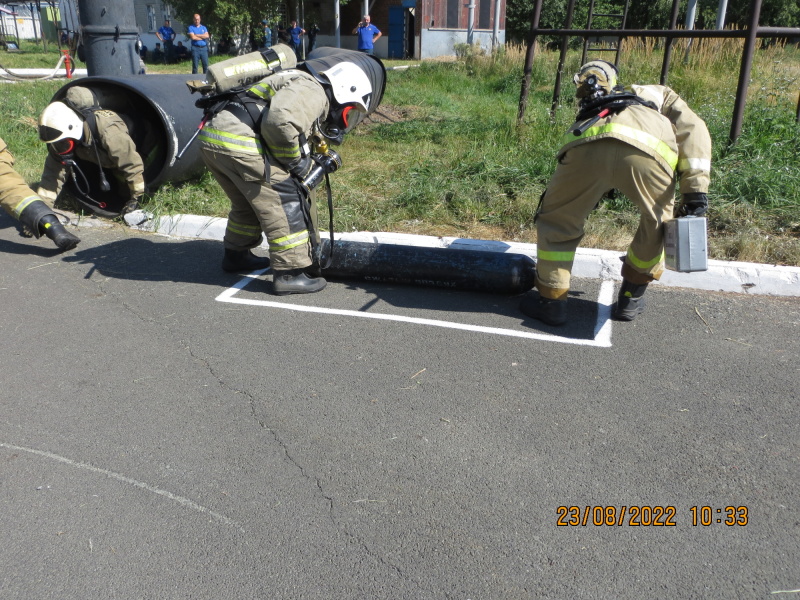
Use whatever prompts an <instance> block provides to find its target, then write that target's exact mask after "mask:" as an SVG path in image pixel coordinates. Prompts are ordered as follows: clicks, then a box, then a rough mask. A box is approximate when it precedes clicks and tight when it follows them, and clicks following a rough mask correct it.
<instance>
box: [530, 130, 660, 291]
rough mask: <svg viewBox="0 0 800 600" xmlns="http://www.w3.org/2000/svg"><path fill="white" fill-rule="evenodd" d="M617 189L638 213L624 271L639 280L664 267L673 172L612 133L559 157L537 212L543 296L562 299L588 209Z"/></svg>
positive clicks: (644, 280) (538, 279) (538, 272)
mask: <svg viewBox="0 0 800 600" xmlns="http://www.w3.org/2000/svg"><path fill="white" fill-rule="evenodd" d="M612 189H617V190H619V191H620V192H622V193H623V194H625V195H626V196H627V197H628V198H630V200H631V201H632V202H633V203H634V204H635V205H636V206H637V208H638V209H639V212H640V214H641V217H640V219H639V227H638V229H637V230H636V234H635V235H634V237H633V241H632V242H631V244H630V246H629V248H628V253H627V256H626V257H625V261H624V264H623V266H622V276H623V278H624V279H626V280H628V281H630V282H631V283H634V284H637V285H641V284H645V283H649V282H651V281H653V280H654V279H659V278H660V277H661V274H662V273H663V271H664V223H666V222H667V221H669V220H671V219H672V213H673V207H674V204H675V178H674V173H672V172H668V171H667V169H666V168H665V167H663V166H661V165H660V164H659V163H658V162H657V161H656V160H655V159H654V158H652V157H651V156H650V155H648V154H647V153H645V152H643V151H641V150H639V149H638V148H635V147H633V146H631V145H629V144H626V143H625V142H622V141H619V140H616V139H613V138H601V139H598V140H596V141H593V142H590V143H586V144H581V145H579V146H574V147H572V148H570V149H569V150H567V152H566V153H565V154H564V155H563V156H562V157H561V159H560V160H559V163H558V167H556V170H555V173H553V177H552V179H551V180H550V183H549V184H548V186H547V190H546V192H545V194H544V198H543V200H542V205H541V206H540V208H539V211H538V213H537V219H536V223H537V232H538V234H537V238H538V245H537V259H538V260H537V264H536V288H537V289H538V290H539V293H540V294H541V295H542V297H544V298H551V299H556V300H563V299H566V296H567V292H569V285H570V277H571V273H572V265H573V262H574V260H575V250H576V249H577V248H578V244H580V242H581V239H583V235H584V224H585V221H586V218H587V217H588V216H589V213H590V212H591V211H592V210H593V209H594V208H595V206H597V204H598V202H599V201H600V200H601V199H602V197H603V195H604V194H606V193H607V192H608V191H609V190H612Z"/></svg>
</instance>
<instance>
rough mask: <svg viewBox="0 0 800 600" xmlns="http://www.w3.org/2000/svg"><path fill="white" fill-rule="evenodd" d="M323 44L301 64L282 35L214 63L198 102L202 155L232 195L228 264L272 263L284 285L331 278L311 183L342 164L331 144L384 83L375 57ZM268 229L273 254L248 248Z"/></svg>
mask: <svg viewBox="0 0 800 600" xmlns="http://www.w3.org/2000/svg"><path fill="white" fill-rule="evenodd" d="M320 50H324V52H319V54H317V57H316V58H315V54H316V53H312V54H311V55H310V56H309V60H306V61H305V62H304V63H302V64H300V65H297V63H296V58H295V54H294V52H293V51H292V49H291V48H289V47H288V46H286V45H284V44H277V45H275V46H272V47H271V48H269V49H267V50H265V51H263V52H260V53H259V52H255V53H252V54H251V55H245V56H244V57H238V58H235V59H231V60H230V61H225V62H222V63H218V64H216V65H214V66H213V67H211V68H210V69H209V74H208V81H207V82H206V83H207V84H208V85H209V86H210V87H211V89H210V90H207V95H206V96H205V97H204V98H201V99H200V100H198V103H197V104H198V106H201V107H203V108H205V109H206V118H205V120H204V124H203V125H202V130H201V132H200V134H199V138H200V141H201V153H202V156H203V159H204V161H205V163H206V165H207V167H208V169H209V170H210V171H211V173H212V174H213V175H214V177H215V178H216V180H217V182H218V183H219V184H220V186H221V187H222V189H223V190H224V191H225V193H226V194H227V195H228V198H229V199H230V201H231V210H230V213H229V215H228V226H227V229H226V231H225V237H224V244H225V256H224V258H223V262H222V268H223V269H224V270H225V271H229V272H238V271H244V270H253V269H257V268H265V267H267V266H269V265H270V264H271V266H272V269H273V290H274V292H275V293H276V294H278V295H284V294H306V293H312V292H318V291H320V290H322V289H323V288H324V287H325V285H326V281H325V279H323V278H322V277H320V276H319V275H320V268H321V267H322V266H323V265H320V252H319V241H320V240H319V233H318V229H317V209H316V203H315V194H314V188H315V187H316V186H317V185H319V184H320V183H321V182H322V181H323V180H326V178H327V175H328V174H329V173H332V172H334V171H335V170H336V169H338V168H339V166H341V160H340V158H339V155H338V154H337V153H336V152H335V151H334V150H332V149H330V147H329V145H336V144H341V143H342V140H343V137H344V134H345V133H346V132H348V131H350V130H351V129H352V128H353V127H354V126H355V125H357V124H358V123H359V122H361V120H362V119H363V118H364V116H366V115H367V114H369V113H370V112H372V111H373V110H374V109H375V108H376V107H377V106H378V104H379V102H380V100H381V97H382V95H383V89H384V84H385V72H384V69H383V65H382V63H380V61H379V60H377V59H375V58H373V57H368V56H366V55H364V54H362V53H359V52H354V51H351V50H339V49H327V48H326V49H320ZM248 61H250V63H252V62H254V63H255V65H256V67H257V68H254V67H253V65H252V64H250V63H249V62H248ZM259 65H260V66H259ZM295 67H296V68H295ZM226 73H227V74H230V75H226ZM242 74H245V75H244V76H243V75H242ZM254 75H256V76H257V77H258V79H257V82H256V83H252V82H253V80H254V79H256V77H254ZM232 80H233V83H234V84H235V85H234V86H233V87H232V84H231V81H232ZM242 83H244V85H240V84H242ZM190 87H191V85H190ZM212 92H213V93H212ZM262 232H263V233H264V234H266V237H267V242H268V244H269V255H270V259H271V261H270V259H266V258H260V257H257V256H255V255H254V254H253V253H252V252H251V250H252V248H255V247H256V246H258V245H259V244H260V243H261V239H262Z"/></svg>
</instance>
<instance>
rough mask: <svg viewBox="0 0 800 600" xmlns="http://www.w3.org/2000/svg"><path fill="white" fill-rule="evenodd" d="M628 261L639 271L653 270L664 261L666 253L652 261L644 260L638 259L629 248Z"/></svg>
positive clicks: (662, 252)
mask: <svg viewBox="0 0 800 600" xmlns="http://www.w3.org/2000/svg"><path fill="white" fill-rule="evenodd" d="M628 260H629V261H631V264H632V265H633V266H634V267H636V268H637V269H652V268H653V267H654V266H656V265H657V264H658V263H660V262H661V261H662V260H664V251H663V250H662V251H661V253H660V254H659V255H658V256H656V257H655V258H654V259H652V260H642V259H640V258H637V256H636V255H635V254H634V253H633V250H631V249H630V248H628Z"/></svg>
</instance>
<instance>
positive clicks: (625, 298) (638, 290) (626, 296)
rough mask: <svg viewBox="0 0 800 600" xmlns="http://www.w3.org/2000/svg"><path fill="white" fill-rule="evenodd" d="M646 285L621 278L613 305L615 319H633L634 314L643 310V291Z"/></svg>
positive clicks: (638, 313)
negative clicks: (614, 304)
mask: <svg viewBox="0 0 800 600" xmlns="http://www.w3.org/2000/svg"><path fill="white" fill-rule="evenodd" d="M647 285H648V284H646V283H645V284H644V285H636V284H633V283H631V282H630V281H626V280H625V279H623V280H622V287H620V288H619V295H618V296H617V304H616V306H615V307H614V318H615V319H616V320H617V321H633V320H634V319H635V318H636V315H640V314H642V313H643V312H644V293H645V291H646V290H647Z"/></svg>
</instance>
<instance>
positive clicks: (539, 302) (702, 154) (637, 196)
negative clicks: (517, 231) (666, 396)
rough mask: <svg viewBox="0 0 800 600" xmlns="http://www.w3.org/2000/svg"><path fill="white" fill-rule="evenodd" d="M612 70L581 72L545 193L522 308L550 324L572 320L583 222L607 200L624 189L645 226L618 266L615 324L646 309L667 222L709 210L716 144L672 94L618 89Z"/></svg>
mask: <svg viewBox="0 0 800 600" xmlns="http://www.w3.org/2000/svg"><path fill="white" fill-rule="evenodd" d="M617 75H618V71H617V68H616V66H615V65H613V64H611V63H608V62H606V61H602V60H595V61H591V62H589V63H586V64H585V65H583V66H582V67H581V69H580V71H579V72H578V73H576V74H575V77H574V82H575V84H576V86H577V92H576V96H577V97H578V98H579V99H580V104H579V113H578V118H577V121H576V122H575V123H574V124H573V125H572V126H571V127H570V128H569V130H568V131H567V133H566V134H565V135H564V138H563V143H562V146H561V149H560V150H559V151H558V166H557V167H556V170H555V173H554V174H553V177H552V179H551V180H550V183H549V184H548V186H547V189H546V191H545V193H544V194H543V196H542V201H541V203H540V206H539V209H538V210H537V213H536V217H535V222H536V224H537V231H538V247H537V258H538V260H537V267H536V268H537V275H536V283H535V286H536V289H537V290H538V293H537V292H530V293H528V294H527V295H526V296H525V297H524V298H523V300H522V302H521V304H520V310H521V311H522V312H523V313H524V314H526V315H528V316H530V317H533V318H535V319H538V320H540V321H543V322H544V323H547V324H548V325H554V326H558V325H563V324H565V323H566V322H567V310H566V309H567V302H566V300H567V293H568V292H569V287H570V276H571V271H572V265H573V261H574V260H575V250H576V249H577V247H578V244H579V243H580V241H581V239H582V238H583V234H584V222H585V220H586V218H587V217H588V216H589V213H590V212H591V211H592V209H594V207H595V206H597V204H598V202H599V201H600V200H601V199H602V197H603V196H604V195H605V194H606V193H608V192H609V191H610V190H612V189H616V190H619V191H620V192H622V193H623V194H625V196H627V197H628V198H630V200H631V201H632V202H633V203H634V204H635V205H636V206H637V208H638V209H639V212H640V214H641V216H640V219H639V227H638V229H637V231H636V234H635V235H634V237H633V241H632V242H631V244H630V247H629V248H628V252H627V255H626V257H625V259H624V263H623V265H622V279H623V281H622V286H621V288H620V291H619V295H618V297H617V303H616V305H615V307H614V310H613V316H614V318H615V319H618V320H622V321H631V320H633V319H634V318H635V317H636V316H637V315H638V314H640V313H641V312H642V311H643V310H644V293H645V290H646V289H647V286H648V284H649V283H650V282H651V281H654V280H657V279H659V278H660V277H661V274H662V272H663V270H664V223H666V222H667V221H669V220H671V219H672V218H673V211H674V203H675V176H676V175H677V177H678V179H679V180H680V188H679V189H680V193H681V204H680V206H679V209H678V214H679V215H681V216H683V215H695V216H700V215H702V214H705V212H706V210H707V208H708V199H707V196H706V194H707V192H708V185H709V173H710V170H711V137H710V136H709V134H708V129H707V128H706V125H705V123H704V122H703V121H702V119H700V117H698V116H697V115H696V114H695V113H694V112H693V111H692V110H691V109H690V108H689V106H688V105H687V104H686V102H684V101H683V100H682V99H681V98H680V97H679V96H678V95H677V94H676V93H675V92H674V91H672V90H671V89H670V88H668V87H665V86H661V85H632V86H631V87H630V90H629V91H626V90H625V89H624V88H622V86H618V85H617Z"/></svg>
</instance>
